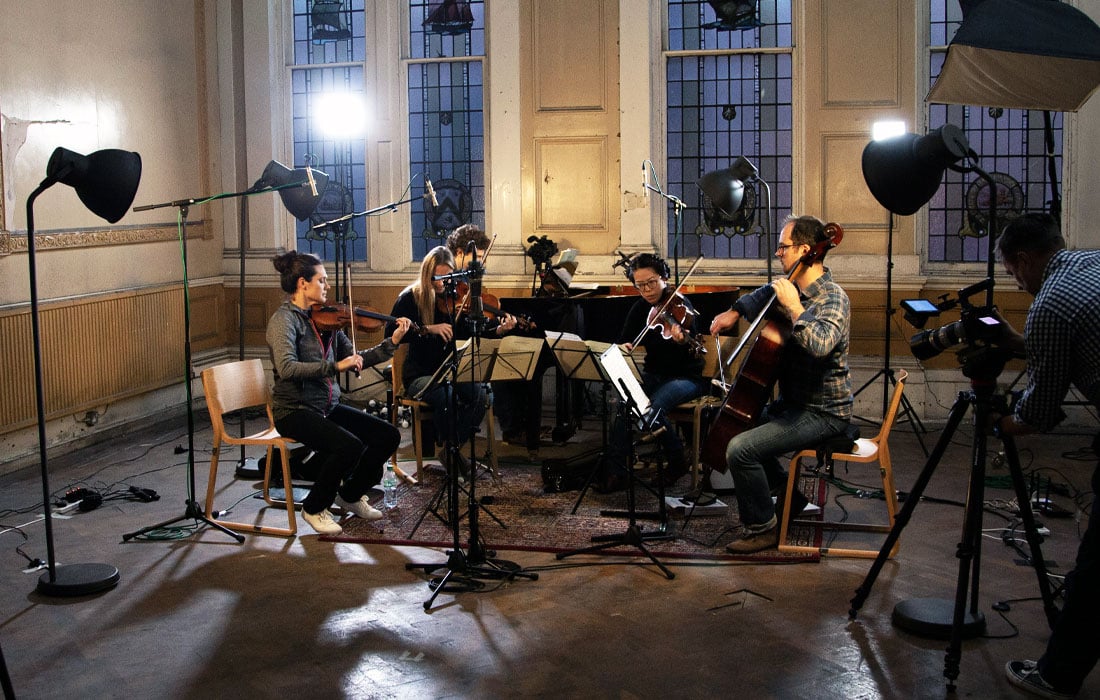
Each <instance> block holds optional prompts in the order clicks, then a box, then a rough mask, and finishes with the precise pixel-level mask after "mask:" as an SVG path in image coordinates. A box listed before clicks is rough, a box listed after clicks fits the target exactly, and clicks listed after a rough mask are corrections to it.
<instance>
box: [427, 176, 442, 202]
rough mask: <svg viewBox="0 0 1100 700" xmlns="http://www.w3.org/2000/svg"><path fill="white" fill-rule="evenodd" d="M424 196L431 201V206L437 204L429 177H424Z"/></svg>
mask: <svg viewBox="0 0 1100 700" xmlns="http://www.w3.org/2000/svg"><path fill="white" fill-rule="evenodd" d="M424 196H425V197H427V198H428V201H429V202H431V203H432V206H433V207H438V206H439V200H438V199H436V198H435V188H434V187H432V181H431V179H430V178H424Z"/></svg>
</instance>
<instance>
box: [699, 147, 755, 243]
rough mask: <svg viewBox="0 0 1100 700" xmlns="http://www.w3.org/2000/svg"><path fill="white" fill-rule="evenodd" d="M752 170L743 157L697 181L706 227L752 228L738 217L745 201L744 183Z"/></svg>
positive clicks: (743, 219)
mask: <svg viewBox="0 0 1100 700" xmlns="http://www.w3.org/2000/svg"><path fill="white" fill-rule="evenodd" d="M756 172H757V171H756V166H755V165H753V164H752V163H751V162H750V161H749V160H748V159H747V158H745V157H744V156H738V157H737V160H736V161H734V163H733V165H731V166H730V167H728V168H724V169H722V170H715V171H713V172H709V173H707V174H706V175H704V176H703V177H701V178H699V181H698V183H696V184H698V185H699V189H700V190H701V191H702V192H703V217H704V218H705V219H706V223H707V227H708V228H709V229H710V230H712V231H716V230H720V229H723V228H726V227H730V226H732V227H744V228H746V229H747V228H749V227H751V226H752V222H751V221H745V218H746V217H744V216H740V215H738V211H737V210H738V209H740V208H741V205H742V203H743V202H744V200H745V181H746V180H748V179H750V178H753V177H756Z"/></svg>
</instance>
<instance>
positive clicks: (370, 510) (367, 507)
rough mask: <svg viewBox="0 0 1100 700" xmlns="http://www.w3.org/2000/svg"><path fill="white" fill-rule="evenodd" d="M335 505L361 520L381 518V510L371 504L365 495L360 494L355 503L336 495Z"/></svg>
mask: <svg viewBox="0 0 1100 700" xmlns="http://www.w3.org/2000/svg"><path fill="white" fill-rule="evenodd" d="M336 505H338V506H340V509H341V510H343V511H346V512H348V513H354V514H355V515H358V516H359V517H360V518H362V519H363V520H380V519H381V518H382V511H380V510H378V509H377V508H375V507H374V506H372V505H371V504H370V500H368V499H367V497H366V496H360V497H359V500H358V501H356V502H355V503H348V502H347V501H345V500H344V499H342V498H340V497H339V496H337V497H336Z"/></svg>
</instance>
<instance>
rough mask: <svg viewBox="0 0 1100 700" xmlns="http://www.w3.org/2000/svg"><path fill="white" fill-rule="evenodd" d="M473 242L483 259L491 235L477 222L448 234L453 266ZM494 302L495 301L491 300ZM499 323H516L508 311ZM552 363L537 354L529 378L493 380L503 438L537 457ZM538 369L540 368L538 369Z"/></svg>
mask: <svg viewBox="0 0 1100 700" xmlns="http://www.w3.org/2000/svg"><path fill="white" fill-rule="evenodd" d="M471 244H473V247H474V250H475V251H477V259H478V260H479V261H483V260H484V259H485V255H486V253H488V252H489V249H490V248H491V247H492V239H491V238H489V235H488V234H487V233H485V231H484V230H483V229H482V228H481V227H479V226H477V225H476V224H464V225H462V226H459V227H458V228H456V229H455V230H454V231H453V232H451V235H449V236H447V248H448V249H449V250H450V251H451V253H452V254H453V255H454V256H455V266H456V267H457V269H459V270H465V269H466V265H467V263H468V262H469V258H470V255H469V253H468V252H467V251H468V250H469V249H470V245H471ZM494 303H495V302H494ZM501 323H502V324H503V325H504V327H505V328H506V329H510V328H511V327H512V326H515V325H517V320H516V319H515V317H512V316H511V315H510V314H504V317H503V318H502V319H501ZM550 364H552V359H550V358H549V357H548V358H546V362H543V361H542V359H541V358H540V363H539V369H538V370H536V375H535V377H534V379H532V381H530V382H526V381H518V382H516V381H512V382H493V406H494V409H495V410H494V413H495V415H496V419H497V421H498V422H499V423H500V430H501V436H502V439H503V440H504V442H507V443H510V444H523V445H525V446H526V447H527V454H528V455H529V456H530V457H531V458H532V459H534V458H537V456H538V450H539V428H540V423H541V421H542V375H543V373H544V372H545V371H546V368H547V367H548V366H549V365H550ZM540 370H541V371H540Z"/></svg>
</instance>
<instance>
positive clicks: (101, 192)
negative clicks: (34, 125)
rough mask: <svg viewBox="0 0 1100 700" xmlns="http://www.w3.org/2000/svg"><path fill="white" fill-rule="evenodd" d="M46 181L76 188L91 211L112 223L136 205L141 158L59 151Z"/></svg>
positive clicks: (122, 153) (111, 151) (125, 154)
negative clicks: (135, 198)
mask: <svg viewBox="0 0 1100 700" xmlns="http://www.w3.org/2000/svg"><path fill="white" fill-rule="evenodd" d="M46 179H47V181H54V182H62V183H64V184H66V185H69V186H70V187H72V188H73V189H75V190H76V195H77V197H80V201H81V202H83V203H84V206H86V207H87V208H88V209H89V211H91V212H92V213H93V214H95V215H96V216H99V217H101V218H104V219H106V220H107V221H109V222H110V223H112V224H113V223H115V222H116V221H118V220H119V219H121V218H122V215H123V214H125V213H126V210H127V209H129V208H130V205H131V204H133V203H134V196H135V195H136V194H137V188H138V182H139V181H140V180H141V156H139V155H138V154H137V153H134V152H133V151H122V150H119V149H115V148H108V149H105V150H102V151H96V152H95V153H92V154H90V155H86V156H85V155H81V154H79V153H74V152H73V151H70V150H68V149H66V148H56V149H54V152H53V155H51V156H50V162H49V163H48V164H47V165H46Z"/></svg>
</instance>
